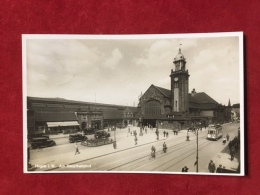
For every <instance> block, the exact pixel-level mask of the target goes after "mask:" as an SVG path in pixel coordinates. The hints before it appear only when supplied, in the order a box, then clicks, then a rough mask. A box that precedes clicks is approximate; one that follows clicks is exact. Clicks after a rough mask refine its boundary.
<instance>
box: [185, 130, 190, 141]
mask: <svg viewBox="0 0 260 195" xmlns="http://www.w3.org/2000/svg"><path fill="white" fill-rule="evenodd" d="M189 138H190V136H189V129H188V130H187V136H186V141H190V139H189Z"/></svg>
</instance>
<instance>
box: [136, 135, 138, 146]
mask: <svg viewBox="0 0 260 195" xmlns="http://www.w3.org/2000/svg"><path fill="white" fill-rule="evenodd" d="M137 140H138V139H137V137H135V145H137Z"/></svg>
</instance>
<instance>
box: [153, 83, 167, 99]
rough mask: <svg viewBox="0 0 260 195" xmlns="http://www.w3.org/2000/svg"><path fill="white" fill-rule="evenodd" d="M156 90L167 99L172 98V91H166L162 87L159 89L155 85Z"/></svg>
mask: <svg viewBox="0 0 260 195" xmlns="http://www.w3.org/2000/svg"><path fill="white" fill-rule="evenodd" d="M153 86H154V87H155V88H156V89H158V90H159V91H160V92H161V93H162V94H163V95H165V96H166V97H167V98H171V90H169V89H165V88H162V87H158V86H155V85H153Z"/></svg>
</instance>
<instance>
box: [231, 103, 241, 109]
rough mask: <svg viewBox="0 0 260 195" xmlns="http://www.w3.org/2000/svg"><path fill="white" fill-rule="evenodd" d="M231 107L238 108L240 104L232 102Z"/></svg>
mask: <svg viewBox="0 0 260 195" xmlns="http://www.w3.org/2000/svg"><path fill="white" fill-rule="evenodd" d="M232 107H233V108H240V104H233V106H232Z"/></svg>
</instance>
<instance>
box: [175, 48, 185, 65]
mask: <svg viewBox="0 0 260 195" xmlns="http://www.w3.org/2000/svg"><path fill="white" fill-rule="evenodd" d="M179 60H184V61H185V60H186V59H185V57H184V55H183V54H182V53H181V48H180V49H179V52H178V54H177V55H176V57H175V58H174V60H173V61H174V62H176V61H179Z"/></svg>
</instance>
